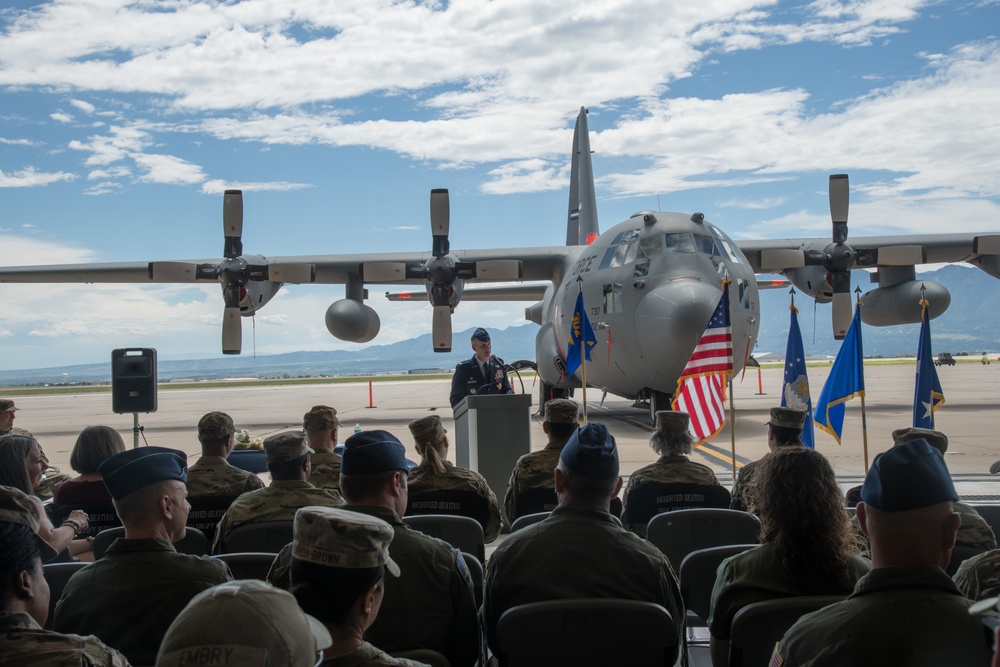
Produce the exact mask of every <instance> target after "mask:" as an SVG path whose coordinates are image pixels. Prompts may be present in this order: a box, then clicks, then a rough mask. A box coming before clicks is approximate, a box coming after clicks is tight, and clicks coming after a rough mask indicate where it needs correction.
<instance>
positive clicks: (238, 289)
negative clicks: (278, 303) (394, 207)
mask: <svg viewBox="0 0 1000 667" xmlns="http://www.w3.org/2000/svg"><path fill="white" fill-rule="evenodd" d="M222 233H223V236H224V237H225V242H224V246H223V250H222V256H223V259H222V261H220V262H219V263H218V264H210V263H204V264H198V263H195V262H150V263H149V275H150V277H151V278H152V279H153V280H154V281H157V282H195V281H207V280H217V281H218V282H219V283H220V284H221V285H222V300H223V304H224V306H223V313H222V353H223V354H239V353H240V351H241V348H242V342H243V325H242V322H241V320H240V316H241V311H240V301H242V300H243V297H244V296H245V295H246V287H247V285H248V284H249V283H250V282H251V281H270V282H275V283H311V282H314V281H315V279H316V267H315V265H313V264H298V263H290V264H270V263H268V262H267V260H266V259H264V258H263V257H253V258H252V261H254V262H258V261H259V262H260V263H251V262H250V261H247V258H245V257H244V256H243V191H242V190H226V192H225V197H224V199H223V204H222Z"/></svg>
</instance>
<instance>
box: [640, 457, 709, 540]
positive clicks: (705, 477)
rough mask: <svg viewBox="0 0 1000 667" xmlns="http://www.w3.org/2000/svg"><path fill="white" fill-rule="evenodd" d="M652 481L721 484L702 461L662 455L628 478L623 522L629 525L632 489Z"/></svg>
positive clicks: (661, 482)
mask: <svg viewBox="0 0 1000 667" xmlns="http://www.w3.org/2000/svg"><path fill="white" fill-rule="evenodd" d="M652 482H656V483H660V484H704V485H707V486H720V485H719V480H718V479H716V477H715V473H714V472H712V469H711V468H709V467H708V466H706V465H702V464H701V463H695V462H694V461H691V460H690V459H688V457H686V456H661V457H660V458H659V459H657V460H656V461H655V462H653V463H650V464H649V465H648V466H644V467H642V468H639V469H638V470H636V471H635V472H634V473H632V474H631V475H630V476H629V478H628V485H627V486H626V487H625V493H624V495H623V500H622V522H623V523H624V524H625V525H626V526H627V525H628V521H627V517H628V496H629V494H630V493H632V490H633V489H635V488H636V487H638V486H641V485H642V484H649V483H652Z"/></svg>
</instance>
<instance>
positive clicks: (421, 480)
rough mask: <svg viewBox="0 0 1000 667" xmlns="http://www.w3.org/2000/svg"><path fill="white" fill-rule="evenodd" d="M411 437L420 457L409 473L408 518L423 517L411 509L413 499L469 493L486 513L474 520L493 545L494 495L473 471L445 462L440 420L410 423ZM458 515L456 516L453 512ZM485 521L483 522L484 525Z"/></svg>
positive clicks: (445, 441) (432, 418) (496, 524)
mask: <svg viewBox="0 0 1000 667" xmlns="http://www.w3.org/2000/svg"><path fill="white" fill-rule="evenodd" d="M410 433H411V434H413V442H414V444H415V445H416V447H417V454H419V455H420V464H419V465H418V466H417V467H416V468H413V469H411V470H410V474H409V476H408V479H407V487H408V488H409V494H410V499H411V503H410V505H411V506H410V507H408V508H407V512H406V513H407V514H422V513H424V512H422V511H421V508H419V507H413V502H412V499H413V497H414V496H416V495H421V496H425V497H426V496H427V494H433V493H434V492H436V491H458V492H463V493H471V494H475V495H477V496H479V497H480V498H481V499H482V504H483V506H484V507H486V508H487V509H488V517H485V515H486V514H487V512H481V513H480V514H482V515H484V516H479V517H474V518H476V520H477V521H479V523H480V524H482V526H483V534H484V536H485V538H486V541H487V542H492V541H493V540H495V539H496V538H497V535H499V534H500V505H499V503H497V497H496V494H494V493H493V489H491V488H490V485H489V484H488V483H487V482H486V478H484V477H483V476H482V475H480V474H479V473H478V472H476V471H474V470H468V469H466V468H459V467H458V466H456V465H453V464H452V463H450V462H449V461H448V446H449V442H448V436H447V435H446V433H447V431H445V429H444V425H443V424H441V418H440V417H438V416H437V415H431V416H429V417H422V418H420V419H417V420H415V421H412V422H410ZM455 513H458V512H455ZM484 518H485V521H484Z"/></svg>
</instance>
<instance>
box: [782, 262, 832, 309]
mask: <svg viewBox="0 0 1000 667" xmlns="http://www.w3.org/2000/svg"><path fill="white" fill-rule="evenodd" d="M784 273H785V277H786V278H788V282H790V283H792V284H793V285H795V287H796V289H798V290H799V291H800V292H802V293H803V294H808V295H809V296H811V297H812V298H814V299H816V301H818V302H819V303H829V302H830V300H831V299H832V298H833V288H832V287H830V282H829V275H830V273H829V272H828V271H827V270H826V269H825V268H824V267H822V266H803V267H800V268H797V269H788V270H787V271H785V272H784Z"/></svg>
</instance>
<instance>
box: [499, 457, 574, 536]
mask: <svg viewBox="0 0 1000 667" xmlns="http://www.w3.org/2000/svg"><path fill="white" fill-rule="evenodd" d="M562 448H563V445H553V444H551V443H550V444H548V445H546V446H545V449H541V450H539V451H537V452H531V453H530V454H525V455H524V456H522V457H521V458H519V459H518V460H517V463H516V464H515V465H514V471H513V472H512V473H511V475H510V481H509V482H507V492H506V493H505V494H504V496H503V511H504V514H505V516H506V517H507V523H509V524H510V523H514V520H515V519H517V516H516V515H515V512H514V503H515V501H516V500H517V497H518V495H520V494H522V493H524V492H525V491H527V490H528V489H552V490H553V491H555V488H556V480H555V475H554V474H553V472H552V471H553V470H555V469H556V464H558V463H559V455H560V454H561V453H562Z"/></svg>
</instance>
